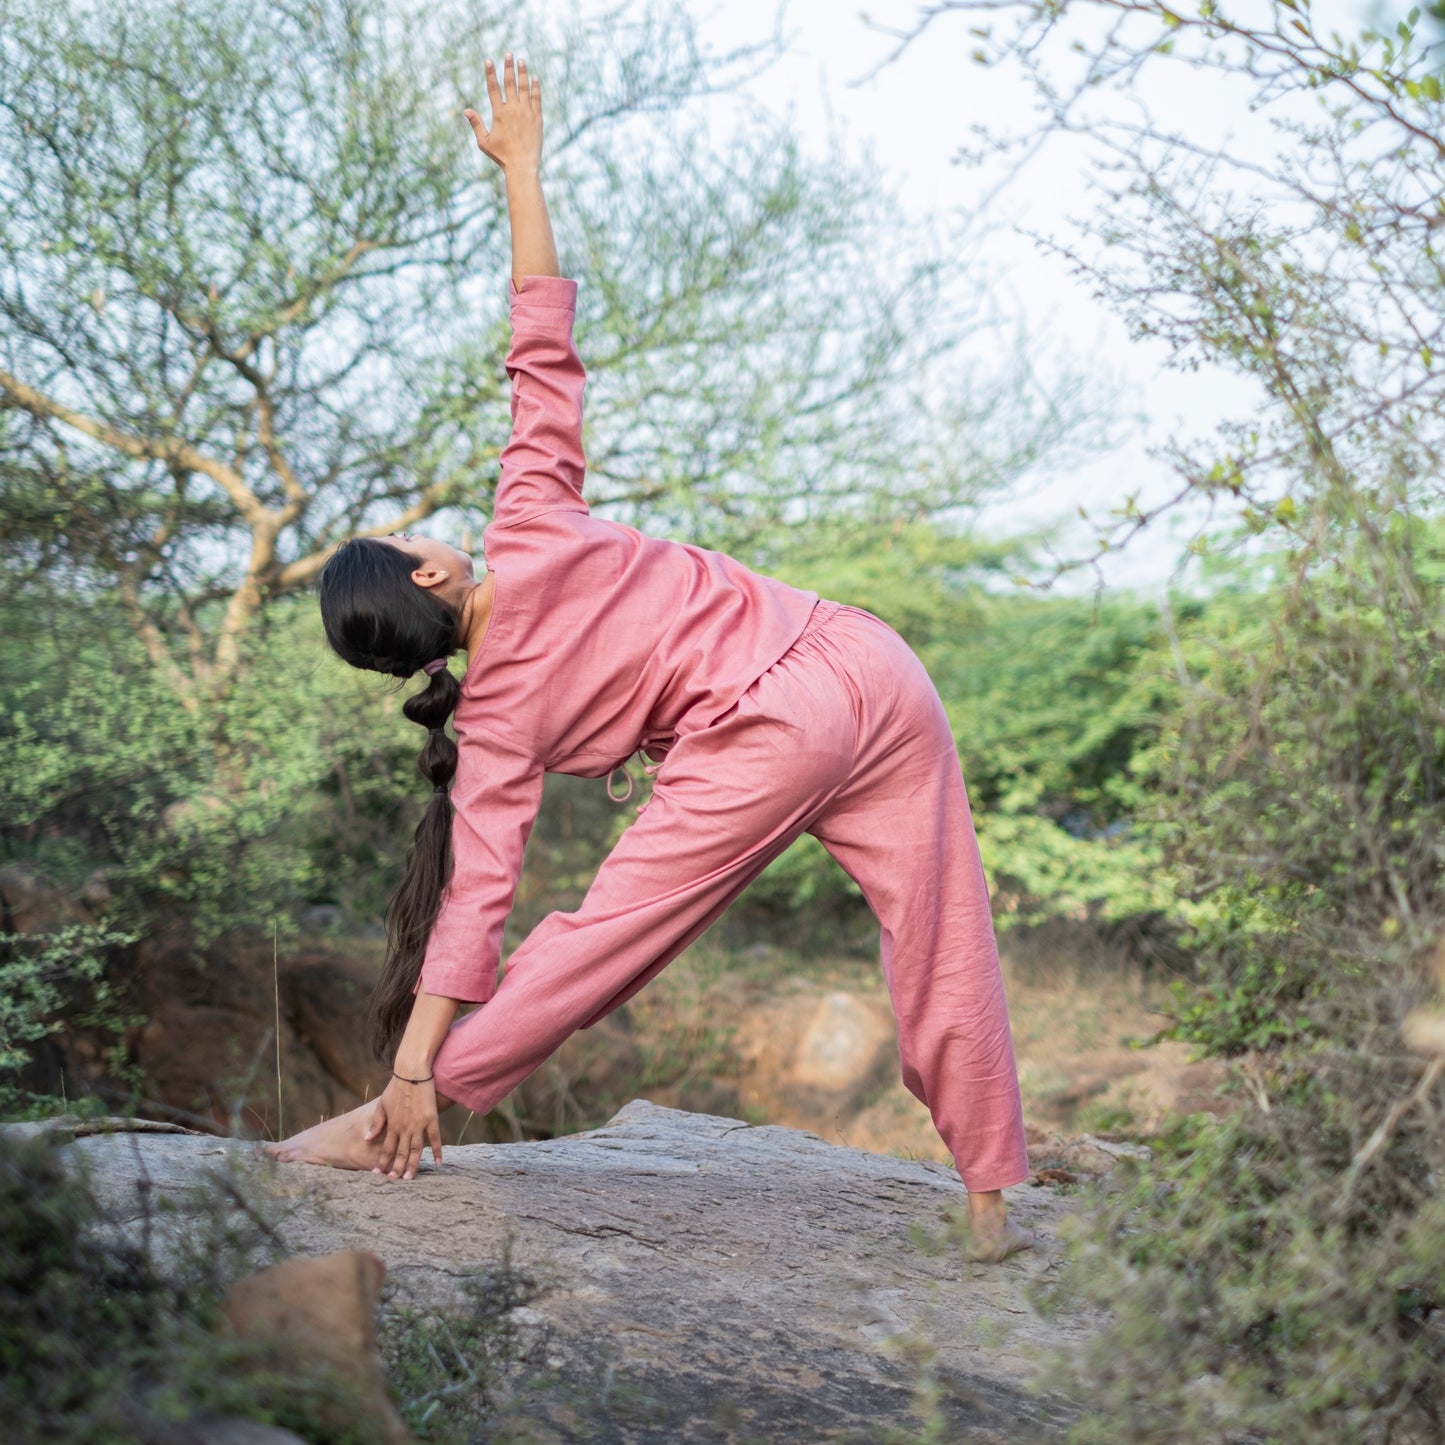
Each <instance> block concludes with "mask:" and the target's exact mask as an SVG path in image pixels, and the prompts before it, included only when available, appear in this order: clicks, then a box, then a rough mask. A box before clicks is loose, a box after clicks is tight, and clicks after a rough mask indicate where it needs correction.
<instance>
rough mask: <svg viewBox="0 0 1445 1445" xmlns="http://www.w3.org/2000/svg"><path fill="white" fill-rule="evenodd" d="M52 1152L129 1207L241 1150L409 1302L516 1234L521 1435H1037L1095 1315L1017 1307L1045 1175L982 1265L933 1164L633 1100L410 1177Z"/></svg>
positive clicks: (1057, 1406)
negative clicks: (603, 1116)
mask: <svg viewBox="0 0 1445 1445" xmlns="http://www.w3.org/2000/svg"><path fill="white" fill-rule="evenodd" d="M66 1148H67V1150H68V1151H69V1152H70V1153H71V1154H72V1155H73V1156H75V1157H77V1158H78V1159H83V1160H84V1162H85V1164H86V1165H87V1166H88V1167H89V1169H90V1171H91V1173H92V1176H93V1178H94V1179H95V1181H96V1185H97V1188H98V1190H99V1192H100V1193H101V1195H102V1197H103V1199H104V1200H105V1201H106V1203H107V1205H108V1207H109V1209H110V1211H111V1212H112V1215H113V1216H114V1217H115V1218H116V1219H117V1220H118V1221H125V1220H127V1219H130V1220H135V1219H137V1218H139V1217H140V1214H141V1212H142V1203H143V1199H144V1198H147V1197H148V1198H150V1199H155V1198H156V1197H158V1196H159V1197H161V1198H168V1199H171V1200H172V1201H173V1202H174V1203H175V1204H176V1207H177V1208H179V1209H180V1210H181V1211H182V1219H184V1210H185V1209H186V1207H187V1199H188V1197H189V1195H190V1194H191V1192H192V1190H193V1186H194V1185H195V1184H196V1183H197V1182H198V1181H199V1180H201V1179H202V1178H203V1177H204V1175H205V1173H206V1171H207V1169H208V1168H210V1167H214V1166H216V1165H218V1164H219V1165H228V1164H230V1165H233V1166H234V1167H235V1168H237V1169H239V1170H240V1171H241V1172H242V1173H243V1175H244V1176H245V1177H246V1179H247V1180H249V1184H250V1187H253V1188H255V1189H256V1190H258V1191H260V1190H267V1191H273V1192H275V1193H277V1194H279V1195H280V1197H281V1198H282V1199H283V1200H284V1202H285V1206H286V1207H285V1211H284V1225H283V1233H284V1235H285V1237H286V1239H287V1242H288V1243H289V1245H290V1246H291V1247H292V1248H293V1249H295V1250H297V1251H299V1252H301V1253H304V1254H312V1255H320V1254H326V1253H330V1252H332V1251H335V1250H342V1249H367V1250H371V1251H374V1252H375V1253H376V1254H378V1255H380V1256H381V1258H382V1259H383V1260H384V1261H385V1263H386V1266H387V1269H388V1278H389V1284H388V1289H389V1290H390V1292H391V1297H392V1299H393V1300H394V1301H396V1302H399V1303H404V1304H408V1305H412V1306H418V1307H422V1308H426V1307H428V1306H429V1305H436V1304H441V1303H445V1302H448V1301H451V1300H453V1299H454V1298H455V1297H456V1295H457V1291H458V1280H459V1278H460V1277H462V1276H464V1275H465V1274H467V1273H468V1272H469V1271H470V1270H474V1269H476V1268H477V1267H478V1266H487V1265H493V1264H495V1262H496V1260H497V1259H498V1257H499V1255H500V1254H501V1253H502V1251H503V1250H504V1249H505V1248H510V1253H511V1260H512V1263H513V1265H514V1266H515V1267H517V1268H519V1269H521V1270H524V1271H526V1272H529V1273H531V1274H533V1275H534V1276H536V1277H537V1279H538V1280H539V1281H540V1283H541V1284H542V1286H543V1288H544V1292H543V1294H542V1295H541V1297H540V1298H539V1299H537V1300H536V1302H535V1303H534V1304H533V1305H532V1306H530V1307H529V1308H528V1310H526V1311H525V1312H524V1313H525V1314H526V1315H527V1319H526V1320H525V1321H524V1323H525V1326H526V1330H525V1333H526V1336H527V1339H528V1341H529V1343H528V1346H527V1355H526V1359H525V1360H524V1361H523V1363H522V1365H521V1366H520V1367H519V1368H518V1369H516V1370H515V1371H514V1372H513V1376H512V1380H511V1385H510V1391H509V1395H508V1398H507V1399H506V1401H504V1402H503V1407H504V1408H505V1411H506V1412H507V1414H508V1415H509V1416H512V1417H514V1418H515V1419H516V1420H517V1421H518V1422H519V1423H522V1422H525V1430H526V1434H525V1435H524V1436H523V1437H522V1438H527V1439H531V1440H537V1441H588V1442H611V1441H615V1442H653V1441H658V1442H661V1441H669V1442H671V1441H679V1440H687V1441H700V1442H708V1441H719V1442H721V1441H758V1440H765V1441H773V1440H778V1441H782V1440H786V1441H795V1440H796V1441H808V1440H819V1441H821V1440H852V1441H868V1442H874V1441H882V1440H887V1439H897V1440H915V1439H918V1438H920V1437H922V1436H923V1435H924V1434H925V1433H926V1432H927V1431H930V1430H931V1431H933V1432H934V1433H933V1434H932V1435H930V1436H929V1438H937V1439H945V1440H948V1441H957V1442H985V1441H988V1442H1004V1441H1008V1442H1017V1441H1041V1440H1048V1439H1052V1438H1057V1437H1059V1436H1061V1434H1062V1430H1063V1427H1064V1425H1065V1424H1066V1423H1067V1419H1068V1414H1069V1411H1068V1407H1067V1405H1066V1404H1065V1403H1064V1402H1062V1401H1059V1400H1057V1399H1053V1398H1050V1397H1047V1396H1044V1395H1041V1394H1039V1393H1037V1392H1036V1391H1035V1390H1033V1389H1031V1386H1033V1384H1034V1382H1035V1381H1036V1379H1037V1376H1038V1372H1039V1363H1040V1359H1041V1356H1042V1355H1043V1353H1044V1352H1045V1351H1046V1350H1047V1349H1048V1348H1049V1347H1050V1346H1052V1345H1053V1344H1055V1343H1057V1342H1060V1341H1061V1340H1063V1339H1066V1338H1067V1337H1068V1336H1069V1335H1071V1334H1074V1333H1077V1332H1079V1331H1082V1330H1085V1329H1087V1328H1088V1327H1089V1322H1088V1320H1087V1319H1086V1318H1084V1317H1077V1318H1070V1319H1064V1320H1059V1319H1054V1320H1050V1321H1045V1320H1043V1319H1041V1318H1040V1317H1039V1316H1038V1315H1037V1314H1036V1313H1035V1311H1034V1310H1033V1309H1032V1308H1031V1306H1030V1304H1029V1302H1028V1287H1029V1285H1030V1283H1031V1281H1033V1280H1034V1279H1035V1278H1036V1277H1037V1276H1038V1275H1039V1274H1040V1273H1041V1272H1043V1271H1046V1270H1047V1269H1048V1268H1049V1266H1050V1244H1051V1241H1052V1238H1053V1235H1054V1231H1055V1226H1056V1224H1057V1222H1058V1221H1059V1219H1060V1218H1061V1217H1062V1216H1063V1215H1064V1214H1065V1213H1066V1212H1067V1209H1068V1201H1067V1200H1066V1199H1065V1198H1062V1197H1060V1196H1059V1195H1058V1194H1057V1193H1056V1192H1054V1191H1053V1190H1046V1189H1035V1188H1029V1187H1027V1186H1025V1187H1022V1188H1019V1189H1016V1190H1013V1191H1011V1207H1012V1209H1013V1211H1014V1213H1015V1216H1016V1217H1017V1218H1018V1219H1019V1220H1020V1221H1021V1222H1022V1223H1024V1224H1025V1225H1027V1226H1030V1227H1032V1228H1034V1229H1035V1230H1037V1231H1038V1232H1039V1235H1040V1247H1038V1248H1036V1249H1035V1250H1033V1251H1031V1252H1028V1253H1025V1254H1022V1255H1018V1256H1015V1257H1014V1258H1013V1259H1012V1260H1010V1261H1008V1262H1007V1263H1005V1264H1004V1265H1002V1266H993V1267H984V1266H979V1265H971V1264H967V1263H965V1262H964V1261H963V1258H962V1253H961V1248H960V1245H959V1242H958V1239H957V1238H956V1236H955V1237H953V1238H952V1239H950V1238H949V1236H948V1234H947V1217H948V1216H949V1215H950V1214H952V1213H954V1212H957V1211H960V1210H961V1208H962V1205H963V1199H964V1195H963V1191H962V1188H961V1186H960V1185H959V1183H958V1181H957V1179H956V1177H955V1176H954V1175H953V1174H952V1173H951V1172H950V1171H949V1170H947V1169H946V1168H944V1167H943V1166H942V1165H939V1164H936V1163H930V1162H922V1161H912V1160H900V1159H895V1158H889V1157H885V1156H882V1155H875V1154H866V1153H863V1152H862V1151H860V1150H856V1149H848V1148H843V1147H839V1146H836V1145H831V1144H827V1143H825V1142H823V1141H822V1140H820V1139H818V1138H816V1137H814V1136H812V1135H809V1134H804V1133H800V1132H797V1131H794V1130H790V1129H783V1128H778V1127H772V1126H768V1127H752V1126H749V1125H746V1124H741V1123H739V1122H737V1121H736V1120H733V1119H725V1118H718V1117H713V1116H708V1115H698V1114H685V1113H681V1112H679V1111H676V1110H671V1109H662V1108H658V1107H656V1106H654V1105H651V1104H648V1103H644V1102H640V1101H639V1102H635V1103H633V1104H630V1105H628V1106H627V1107H626V1108H625V1109H623V1110H622V1111H621V1112H620V1113H619V1114H618V1115H617V1116H616V1117H615V1118H614V1119H612V1120H611V1122H610V1123H608V1124H607V1125H606V1126H604V1127H603V1128H601V1129H597V1130H594V1131H592V1132H591V1133H587V1134H579V1135H573V1136H570V1137H566V1138H560V1139H555V1140H549V1141H545V1142H535V1143H525V1144H479V1145H470V1146H464V1147H457V1148H451V1149H448V1150H447V1152H446V1161H445V1164H444V1166H443V1167H442V1168H441V1169H434V1168H431V1167H430V1166H429V1165H428V1166H427V1167H425V1168H424V1169H423V1172H422V1173H421V1174H420V1176H419V1177H418V1178H417V1179H416V1180H415V1181H413V1182H411V1183H400V1182H397V1183H393V1182H389V1181H387V1180H385V1179H383V1178H380V1177H379V1176H376V1175H371V1174H353V1173H345V1172H341V1171H329V1170H324V1169H318V1168H314V1167H310V1166H306V1165H281V1166H275V1165H270V1164H266V1163H261V1162H257V1161H255V1160H254V1159H253V1158H252V1157H251V1155H250V1154H249V1152H248V1149H247V1146H245V1145H242V1144H239V1143H235V1142H232V1141H226V1140H220V1139H216V1138H210V1137H205V1136H200V1135H183V1134H165V1133H147V1134H145V1135H141V1136H136V1135H129V1136H118V1135H103V1134H101V1135H90V1136H87V1137H77V1138H75V1139H74V1140H73V1141H71V1142H70V1143H69V1144H68V1145H67V1146H66ZM142 1176H144V1179H145V1183H144V1185H143V1186H140V1185H139V1181H140V1180H141V1179H142Z"/></svg>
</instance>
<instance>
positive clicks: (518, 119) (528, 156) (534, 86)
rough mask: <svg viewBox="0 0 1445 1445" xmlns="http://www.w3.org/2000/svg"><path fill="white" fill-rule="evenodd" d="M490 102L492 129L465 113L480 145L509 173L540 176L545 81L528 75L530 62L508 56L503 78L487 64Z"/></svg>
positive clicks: (505, 59) (474, 112)
mask: <svg viewBox="0 0 1445 1445" xmlns="http://www.w3.org/2000/svg"><path fill="white" fill-rule="evenodd" d="M487 99H488V100H489V101H490V102H491V107H492V124H491V128H490V129H488V128H487V127H486V126H485V125H483V124H482V118H481V116H480V115H478V114H477V112H476V111H474V110H470V109H468V110H464V111H463V112H462V114H463V115H464V116H466V118H467V120H468V122H469V123H470V125H471V127H472V133H473V134H474V135H475V136H476V138H477V145H478V147H479V148H480V149H481V150H482V152H483V153H484V154H485V155H488V156H490V157H491V158H492V159H493V160H494V161H496V163H497V164H498V165H499V166H501V168H502V169H503V170H504V171H505V172H506V173H507V174H508V176H511V175H514V174H525V173H528V172H530V173H532V174H536V172H537V171H538V170H539V168H540V167H541V164H542V82H541V81H540V80H538V79H537V77H536V76H534V75H528V74H527V62H526V61H525V60H514V59H513V58H512V56H511V55H510V54H509V55H507V56H506V57H505V58H504V59H503V61H502V78H501V80H500V81H498V79H497V68H496V66H495V65H493V64H492V62H491V61H490V60H489V61H487Z"/></svg>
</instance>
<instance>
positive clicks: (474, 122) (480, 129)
mask: <svg viewBox="0 0 1445 1445" xmlns="http://www.w3.org/2000/svg"><path fill="white" fill-rule="evenodd" d="M462 114H463V115H464V116H466V118H467V124H468V125H469V126H471V128H472V134H473V135H474V136H476V138H477V145H478V147H479V148H480V149H482V150H485V149H486V146H485V145H484V144H483V142H484V141H485V140H486V138H487V128H486V126H484V125H483V124H482V118H481V116H479V115H478V114H477V113H476V111H474V110H471V109H468V110H464V111H463V112H462Z"/></svg>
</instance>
